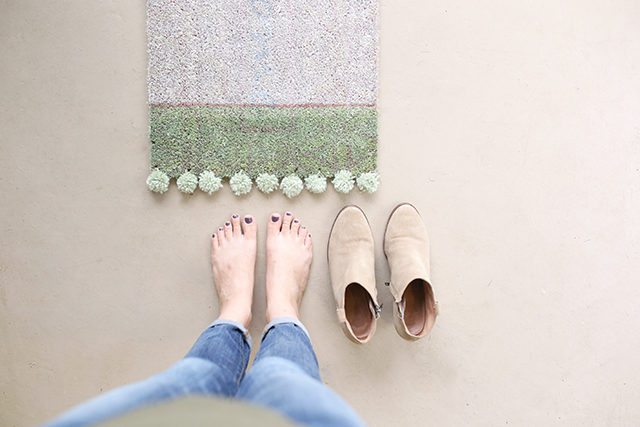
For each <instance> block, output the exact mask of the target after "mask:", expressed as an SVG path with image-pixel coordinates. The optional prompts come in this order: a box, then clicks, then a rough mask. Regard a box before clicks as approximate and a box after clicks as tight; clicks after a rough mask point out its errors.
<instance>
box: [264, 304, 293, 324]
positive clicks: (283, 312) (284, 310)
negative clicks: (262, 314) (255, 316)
mask: <svg viewBox="0 0 640 427" xmlns="http://www.w3.org/2000/svg"><path fill="white" fill-rule="evenodd" d="M266 316H267V323H269V322H271V321H272V320H274V319H277V318H280V317H291V318H294V319H298V317H299V314H298V307H297V306H296V305H293V304H277V303H272V304H269V303H267V310H266Z"/></svg>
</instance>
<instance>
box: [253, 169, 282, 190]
mask: <svg viewBox="0 0 640 427" xmlns="http://www.w3.org/2000/svg"><path fill="white" fill-rule="evenodd" d="M256 186H257V187H258V190H260V191H262V192H263V193H267V194H269V193H271V192H272V191H275V190H277V189H278V177H277V176H275V175H272V174H270V173H261V174H260V175H258V177H257V178H256Z"/></svg>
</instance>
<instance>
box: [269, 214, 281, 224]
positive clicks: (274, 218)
mask: <svg viewBox="0 0 640 427" xmlns="http://www.w3.org/2000/svg"><path fill="white" fill-rule="evenodd" d="M279 219H280V217H279V216H278V215H273V216H272V217H271V221H273V222H278V220H279Z"/></svg>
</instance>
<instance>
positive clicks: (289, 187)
mask: <svg viewBox="0 0 640 427" xmlns="http://www.w3.org/2000/svg"><path fill="white" fill-rule="evenodd" d="M303 188H304V184H303V183H302V180H301V179H300V178H299V177H298V176H296V175H289V176H286V177H284V178H282V182H281V183H280V189H281V190H282V193H283V194H284V195H285V196H287V197H288V198H292V197H296V196H297V195H298V194H300V192H301V191H302V189H303Z"/></svg>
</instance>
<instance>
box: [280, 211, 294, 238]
mask: <svg viewBox="0 0 640 427" xmlns="http://www.w3.org/2000/svg"><path fill="white" fill-rule="evenodd" d="M292 221H293V214H292V213H291V212H285V213H284V218H282V232H283V233H289V232H290V231H291V222H292Z"/></svg>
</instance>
